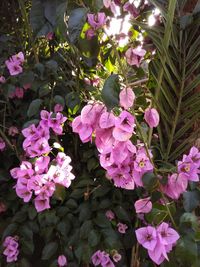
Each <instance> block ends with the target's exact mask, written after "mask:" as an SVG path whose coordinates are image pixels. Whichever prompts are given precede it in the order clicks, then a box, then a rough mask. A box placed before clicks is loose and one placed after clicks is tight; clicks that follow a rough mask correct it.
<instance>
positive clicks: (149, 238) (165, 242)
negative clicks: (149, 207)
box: [136, 222, 180, 265]
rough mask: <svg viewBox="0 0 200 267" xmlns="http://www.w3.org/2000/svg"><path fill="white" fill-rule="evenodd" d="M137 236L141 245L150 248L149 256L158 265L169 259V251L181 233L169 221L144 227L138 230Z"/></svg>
mask: <svg viewBox="0 0 200 267" xmlns="http://www.w3.org/2000/svg"><path fill="white" fill-rule="evenodd" d="M136 237H137V240H138V242H139V244H140V245H142V246H143V247H144V248H146V249H147V250H148V254H149V257H150V258H151V259H152V260H153V261H154V262H155V263H156V264H158V265H160V264H161V263H162V262H163V261H164V260H165V259H167V260H169V259H168V256H167V253H169V252H170V251H171V250H172V248H173V246H174V245H175V244H176V242H177V240H178V239H179V238H180V236H179V234H178V233H177V232H176V231H175V230H174V229H173V228H171V227H169V224H168V223H165V222H163V223H161V224H160V225H159V226H158V227H156V228H155V227H152V226H147V227H142V228H139V229H137V230H136Z"/></svg>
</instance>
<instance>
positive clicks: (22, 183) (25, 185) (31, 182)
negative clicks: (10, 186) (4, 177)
mask: <svg viewBox="0 0 200 267" xmlns="http://www.w3.org/2000/svg"><path fill="white" fill-rule="evenodd" d="M64 121H66V118H65V117H64V116H63V115H62V114H61V113H57V114H53V113H52V112H51V113H49V112H48V111H45V110H43V111H41V121H40V123H39V125H38V126H37V127H36V126H35V125H34V124H32V125H30V126H29V127H27V128H25V129H24V130H23V131H22V133H23V135H24V136H25V137H26V139H25V140H24V142H23V148H24V150H25V152H26V154H27V156H28V157H30V158H35V160H34V162H33V163H31V162H29V161H22V163H21V165H20V167H17V168H14V169H12V170H11V175H12V177H13V178H14V179H17V183H16V186H15V190H16V193H17V195H18V196H19V197H20V198H22V199H23V200H24V202H29V201H30V200H31V198H32V197H33V196H34V197H35V198H34V204H35V208H36V210H37V211H38V212H40V211H43V210H45V209H48V208H50V203H49V202H50V197H52V195H53V194H54V192H55V190H56V184H59V185H62V186H64V187H66V188H68V187H69V186H70V185H71V181H72V180H73V179H74V178H75V177H74V175H73V174H72V173H71V170H72V167H71V165H70V162H71V159H70V157H69V156H66V155H65V153H63V152H59V153H58V154H57V156H56V158H54V159H53V160H51V158H50V156H48V155H47V154H48V153H49V152H50V151H51V146H50V145H49V142H48V141H49V139H50V129H52V130H53V132H54V133H56V134H62V124H63V123H64Z"/></svg>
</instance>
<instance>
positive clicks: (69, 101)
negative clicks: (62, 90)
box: [66, 92, 80, 110]
mask: <svg viewBox="0 0 200 267" xmlns="http://www.w3.org/2000/svg"><path fill="white" fill-rule="evenodd" d="M66 105H67V107H68V108H70V109H71V110H73V109H74V108H75V107H76V106H77V105H78V106H79V105H80V97H79V95H78V94H77V93H75V92H71V93H69V94H67V95H66Z"/></svg>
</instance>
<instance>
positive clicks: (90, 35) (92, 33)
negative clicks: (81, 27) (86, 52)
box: [85, 28, 95, 40]
mask: <svg viewBox="0 0 200 267" xmlns="http://www.w3.org/2000/svg"><path fill="white" fill-rule="evenodd" d="M85 35H86V38H87V39H88V40H91V39H92V38H93V37H94V36H95V31H94V30H93V29H92V28H90V29H88V30H87V31H86V32H85Z"/></svg>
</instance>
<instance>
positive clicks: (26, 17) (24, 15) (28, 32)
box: [18, 0, 39, 63]
mask: <svg viewBox="0 0 200 267" xmlns="http://www.w3.org/2000/svg"><path fill="white" fill-rule="evenodd" d="M18 3H19V7H20V10H21V14H22V18H23V19H24V22H25V26H26V31H27V35H28V37H29V41H30V44H31V45H32V49H33V54H34V57H35V62H36V63H39V58H38V54H37V47H36V46H35V42H34V40H33V35H32V29H31V27H30V24H29V21H28V16H27V13H26V7H25V5H24V1H23V0H18Z"/></svg>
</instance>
